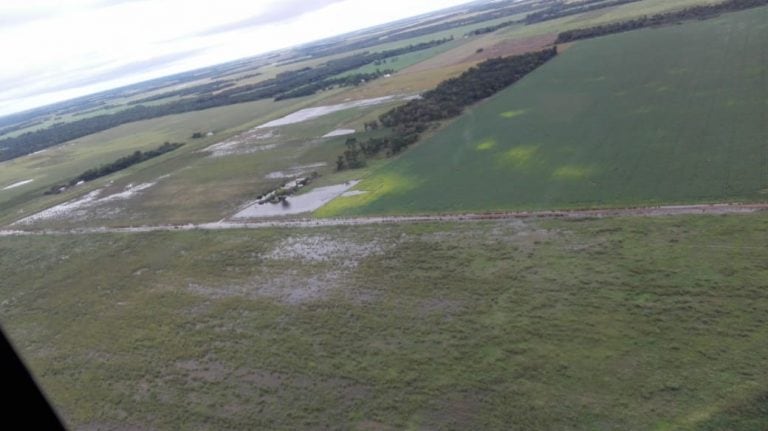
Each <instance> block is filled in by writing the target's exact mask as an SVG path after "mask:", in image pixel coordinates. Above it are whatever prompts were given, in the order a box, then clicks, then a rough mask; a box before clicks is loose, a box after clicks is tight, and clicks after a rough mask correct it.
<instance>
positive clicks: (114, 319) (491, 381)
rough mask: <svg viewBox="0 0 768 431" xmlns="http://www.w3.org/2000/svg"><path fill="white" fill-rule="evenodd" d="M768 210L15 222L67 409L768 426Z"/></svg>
mask: <svg viewBox="0 0 768 431" xmlns="http://www.w3.org/2000/svg"><path fill="white" fill-rule="evenodd" d="M766 243H768V218H767V217H766V215H764V214H762V215H761V214H759V215H750V216H729V217H716V216H699V217H689V216H687V217H665V218H654V219H650V218H616V219H604V220H580V221H570V222H566V221H525V222H523V221H514V222H487V223H486V222H480V223H441V224H415V225H388V226H368V227H362V226H361V227H345V228H322V229H293V230H279V229H275V230H272V229H264V230H250V231H228V232H201V231H198V232H195V231H190V232H168V233H152V234H121V235H115V234H102V235H72V236H69V235H63V236H32V237H5V238H0V272H1V273H2V274H3V279H2V281H0V316H2V317H0V322H1V323H2V325H3V327H4V328H5V329H6V330H7V331H8V332H9V334H10V336H11V338H12V339H13V340H14V341H15V343H16V344H17V347H18V348H19V350H20V351H21V353H22V355H23V356H24V357H25V359H26V360H27V361H28V363H29V365H30V367H31V369H32V370H33V372H34V373H35V374H36V376H37V378H38V379H39V381H40V382H41V384H42V387H43V389H44V390H45V391H46V392H47V393H48V395H49V396H50V398H51V399H52V401H53V403H54V405H55V406H56V407H57V408H58V410H59V411H60V412H61V414H62V415H63V417H64V418H65V420H66V421H67V423H68V424H69V425H70V426H71V427H73V428H83V429H88V428H89V427H90V428H106V429H109V428H113V427H136V428H142V429H145V428H160V429H217V430H220V429H243V428H260V429H326V428H340V429H361V430H367V429H446V430H451V429H456V430H458V429H504V430H507V429H520V430H553V429H569V430H613V429H622V430H701V431H703V430H721V429H734V430H735V429H738V430H746V431H749V430H751V431H762V430H764V429H766V427H768V412H766V411H765V397H766V394H767V393H768V392H766V391H768V372H766V368H765V364H766V363H768V329H767V328H768V318H766V313H765V310H766V308H767V307H768V290H767V289H766V287H768V286H767V285H766V280H768V266H766V263H765V262H767V261H768V248H766V246H765V244H766Z"/></svg>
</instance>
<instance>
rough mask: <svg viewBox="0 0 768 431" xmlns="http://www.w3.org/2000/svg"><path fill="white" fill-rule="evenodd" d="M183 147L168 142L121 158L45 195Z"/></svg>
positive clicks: (90, 170) (89, 170)
mask: <svg viewBox="0 0 768 431" xmlns="http://www.w3.org/2000/svg"><path fill="white" fill-rule="evenodd" d="M183 145H184V144H183V143H180V142H173V143H171V142H166V143H164V144H163V145H161V146H159V147H157V148H156V149H154V150H149V151H144V152H142V151H135V152H134V153H133V154H131V155H130V156H125V157H120V158H119V159H117V160H115V161H114V162H112V163H110V164H107V165H102V166H99V167H98V168H92V169H88V170H87V171H85V172H83V173H82V174H80V175H78V176H77V177H75V178H72V179H71V180H69V182H68V183H67V184H60V185H55V186H52V187H51V188H50V189H49V190H48V191H47V192H45V194H47V195H51V194H58V193H61V192H63V191H64V190H66V189H67V188H68V187H72V186H74V185H77V184H78V183H80V182H81V181H82V182H88V181H93V180H95V179H97V178H101V177H105V176H107V175H109V174H112V173H114V172H117V171H122V170H123V169H126V168H129V167H131V166H133V165H135V164H138V163H141V162H144V161H147V160H149V159H153V158H155V157H158V156H162V155H163V154H165V153H169V152H171V151H173V150H175V149H177V148H179V147H182V146H183Z"/></svg>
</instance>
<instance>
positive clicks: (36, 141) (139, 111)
mask: <svg viewBox="0 0 768 431" xmlns="http://www.w3.org/2000/svg"><path fill="white" fill-rule="evenodd" d="M450 40H452V38H443V39H439V40H432V41H429V42H422V43H418V44H411V45H407V46H404V47H400V48H395V49H390V50H386V51H381V52H374V53H369V52H363V53H358V54H353V55H350V56H347V57H342V58H339V59H334V60H331V61H328V62H326V63H324V64H322V65H320V66H318V67H314V68H311V67H306V68H303V69H299V70H294V71H288V72H283V73H281V74H278V75H277V76H276V77H275V78H272V79H269V80H265V81H262V82H259V83H256V84H252V85H244V86H240V87H237V88H231V89H225V90H222V91H219V92H217V93H213V92H208V93H205V94H200V95H197V96H195V97H193V98H185V99H181V100H176V101H172V102H168V103H165V104H162V105H154V106H148V105H135V106H132V107H131V108H128V109H124V110H122V111H118V112H115V113H112V114H102V115H95V116H93V117H88V118H83V119H80V120H75V121H70V122H67V123H63V124H57V125H54V126H51V127H47V128H45V129H41V130H35V131H30V132H26V133H23V134H21V135H19V136H15V137H9V138H5V139H2V140H0V161H3V160H10V159H14V158H16V157H21V156H23V155H26V154H30V153H33V152H35V151H40V150H43V149H45V148H48V147H51V146H54V145H58V144H61V143H63V142H67V141H71V140H72V139H77V138H80V137H82V136H87V135H90V134H93V133H96V132H100V131H102V130H107V129H111V128H113V127H116V126H119V125H121V124H125V123H130V122H134V121H141V120H147V119H150V118H156V117H162V116H165V115H171V114H181V113H184V112H190V111H200V110H204V109H209V108H215V107H218V106H225V105H233V104H236V103H244V102H252V101H254V100H260V99H266V98H281V97H282V95H288V94H290V93H292V92H294V91H301V92H303V93H304V95H310V94H314V93H315V92H317V91H320V90H321V89H325V88H328V84H330V85H331V86H333V85H355V79H356V78H357V79H358V80H362V79H366V78H371V77H372V76H374V75H368V76H357V77H352V78H343V79H338V80H337V81H332V82H330V83H329V82H326V83H324V84H319V85H318V84H317V83H318V82H321V81H323V80H326V79H331V77H333V76H335V75H339V74H341V73H344V72H347V71H350V70H354V69H357V68H359V67H362V66H365V65H368V64H371V63H373V62H375V61H377V60H379V61H381V60H384V59H387V58H390V57H396V56H400V55H403V54H406V53H409V52H414V51H420V50H424V49H429V48H432V47H434V46H437V45H440V44H443V43H447V42H449V41H450ZM359 82H360V81H358V83H359ZM302 87H308V88H304V89H303V90H302ZM292 97H298V96H295V93H294V95H293V96H292Z"/></svg>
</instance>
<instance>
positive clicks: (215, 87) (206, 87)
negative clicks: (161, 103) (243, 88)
mask: <svg viewBox="0 0 768 431" xmlns="http://www.w3.org/2000/svg"><path fill="white" fill-rule="evenodd" d="M235 85H236V83H235V82H234V80H232V79H223V80H221V81H214V82H209V83H208V84H202V85H195V86H192V87H186V88H181V89H178V90H173V91H166V92H164V93H160V94H156V95H154V96H149V97H145V98H143V99H138V100H134V101H131V102H130V103H128V104H129V105H139V104H142V103H148V102H154V101H156V100H162V99H167V98H169V97H185V96H192V95H202V94H205V93H210V92H214V91H220V90H223V89H225V88H229V87H233V86H235Z"/></svg>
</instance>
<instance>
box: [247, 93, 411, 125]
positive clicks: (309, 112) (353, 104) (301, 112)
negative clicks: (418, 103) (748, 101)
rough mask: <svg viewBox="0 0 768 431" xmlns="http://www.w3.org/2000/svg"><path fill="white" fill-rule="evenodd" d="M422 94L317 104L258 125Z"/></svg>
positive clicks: (296, 120)
mask: <svg viewBox="0 0 768 431" xmlns="http://www.w3.org/2000/svg"><path fill="white" fill-rule="evenodd" d="M419 97H421V96H418V95H416V96H384V97H375V98H373V99H362V100H353V101H351V102H344V103H339V104H338V105H326V106H316V107H314V108H306V109H301V110H299V111H296V112H294V113H292V114H288V115H286V116H285V117H282V118H278V119H277V120H273V121H270V122H269V123H265V124H262V125H261V126H258V127H256V128H257V129H263V128H267V127H279V126H286V125H288V124H296V123H302V122H304V121H307V120H312V119H314V118H317V117H322V116H323V115H328V114H332V113H334V112H338V111H343V110H345V109H352V108H362V107H365V106H375V105H380V104H382V103H387V102H392V101H397V100H413V99H418V98H419Z"/></svg>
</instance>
